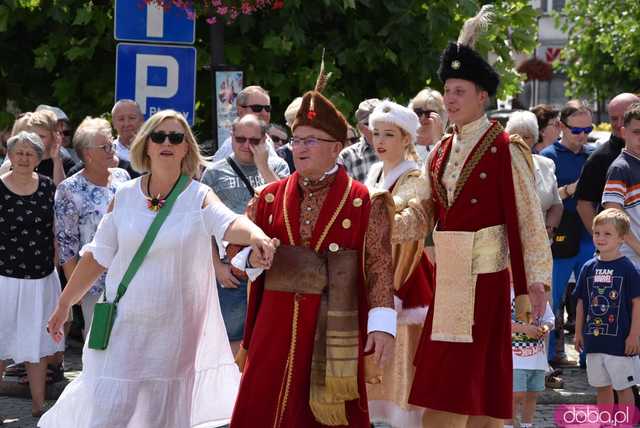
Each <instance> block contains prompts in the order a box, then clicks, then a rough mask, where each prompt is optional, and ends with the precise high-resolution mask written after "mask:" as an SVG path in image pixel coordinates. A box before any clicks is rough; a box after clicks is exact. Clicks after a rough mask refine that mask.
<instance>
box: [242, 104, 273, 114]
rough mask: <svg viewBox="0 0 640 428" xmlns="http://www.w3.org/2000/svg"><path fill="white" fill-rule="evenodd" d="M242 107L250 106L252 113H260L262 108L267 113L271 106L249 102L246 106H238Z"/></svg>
mask: <svg viewBox="0 0 640 428" xmlns="http://www.w3.org/2000/svg"><path fill="white" fill-rule="evenodd" d="M240 107H242V108H250V109H251V111H252V112H254V113H260V112H261V111H262V110H264V111H266V112H267V113H269V112H270V111H271V106H269V105H261V104H251V105H248V106H240Z"/></svg>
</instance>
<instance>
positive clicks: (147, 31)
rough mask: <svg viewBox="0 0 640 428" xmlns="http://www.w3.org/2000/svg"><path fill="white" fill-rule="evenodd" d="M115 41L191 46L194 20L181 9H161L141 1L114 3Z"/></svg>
mask: <svg viewBox="0 0 640 428" xmlns="http://www.w3.org/2000/svg"><path fill="white" fill-rule="evenodd" d="M113 21H114V31H113V33H114V38H115V39H116V40H125V41H130V42H154V43H185V44H193V42H194V41H195V35H196V25H195V19H190V18H189V17H188V16H187V13H186V12H185V10H184V9H181V8H179V7H172V8H169V9H167V10H165V9H163V8H162V7H161V6H159V5H157V4H156V3H150V4H147V3H145V1H144V0H116V5H115V16H114V20H113Z"/></svg>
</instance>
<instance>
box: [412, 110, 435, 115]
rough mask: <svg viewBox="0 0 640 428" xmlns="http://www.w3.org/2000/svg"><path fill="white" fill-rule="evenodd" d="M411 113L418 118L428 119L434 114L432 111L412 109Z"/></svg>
mask: <svg viewBox="0 0 640 428" xmlns="http://www.w3.org/2000/svg"><path fill="white" fill-rule="evenodd" d="M413 112H414V113H415V114H416V116H418V117H420V116H423V115H424V116H427V117H429V116H431V113H435V111H434V110H424V109H421V108H414V109H413Z"/></svg>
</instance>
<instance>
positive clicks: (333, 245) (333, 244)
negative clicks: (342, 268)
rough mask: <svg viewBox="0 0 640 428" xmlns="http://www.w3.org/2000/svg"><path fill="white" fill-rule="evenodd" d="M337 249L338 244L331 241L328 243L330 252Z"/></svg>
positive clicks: (334, 251)
mask: <svg viewBox="0 0 640 428" xmlns="http://www.w3.org/2000/svg"><path fill="white" fill-rule="evenodd" d="M339 249H340V246H339V245H338V244H336V243H335V242H332V243H331V244H329V251H331V252H332V253H336V252H337V251H338V250H339Z"/></svg>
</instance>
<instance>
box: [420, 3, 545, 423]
mask: <svg viewBox="0 0 640 428" xmlns="http://www.w3.org/2000/svg"><path fill="white" fill-rule="evenodd" d="M491 17H492V13H491V8H490V7H487V6H485V7H483V8H482V10H481V11H480V13H479V14H478V15H477V16H476V17H474V18H472V19H470V20H468V21H467V22H466V23H465V25H464V28H463V30H462V32H461V34H460V37H459V39H458V42H457V43H450V44H449V46H448V47H447V48H446V49H445V51H444V52H443V54H442V57H441V64H440V69H439V70H438V73H439V76H440V79H441V80H442V81H443V83H444V85H445V88H444V101H445V106H446V109H447V113H448V116H449V118H450V119H451V121H452V122H453V124H454V131H453V134H452V135H448V136H445V138H444V139H443V140H442V141H441V142H440V143H439V144H438V145H437V146H436V147H435V148H434V150H433V151H432V152H431V154H430V157H429V158H428V160H427V172H426V173H427V175H428V176H429V180H428V181H429V184H430V189H429V191H430V193H431V199H432V201H433V204H434V216H435V219H434V220H435V223H436V228H435V231H434V234H433V239H434V243H435V252H436V267H435V270H436V282H435V295H434V301H433V305H432V306H431V308H432V309H431V310H430V311H429V314H428V316H427V319H426V322H425V327H424V329H423V335H422V340H421V343H420V345H419V347H418V351H417V353H416V357H415V364H416V374H415V378H414V383H413V388H412V391H411V396H410V399H409V402H410V403H412V404H416V405H419V406H422V407H425V408H426V411H425V415H424V419H423V422H424V426H427V427H438V428H440V427H465V426H467V427H500V426H502V419H507V418H510V417H511V410H512V409H511V406H512V405H511V403H512V394H511V391H512V364H511V299H510V290H509V289H510V274H509V267H510V269H511V274H512V277H513V287H514V289H515V294H516V295H517V296H524V295H526V294H527V293H528V295H529V300H530V303H531V305H532V308H533V309H532V312H533V314H532V315H533V316H534V317H538V316H540V315H542V313H543V312H544V307H545V288H548V285H549V284H550V283H551V254H550V250H549V243H548V240H547V234H546V231H545V226H544V221H543V219H542V215H541V210H540V207H539V202H538V199H537V196H536V194H535V190H534V178H533V175H532V169H531V159H530V154H529V149H528V147H527V146H526V145H524V144H523V141H522V140H521V139H520V138H519V137H518V136H511V137H510V136H509V135H508V134H507V133H505V132H504V130H503V128H502V126H501V125H500V124H499V123H498V122H490V121H489V120H488V119H487V117H486V115H485V113H484V111H485V105H486V103H487V101H488V98H489V97H490V96H493V95H495V93H496V90H497V87H498V84H499V77H498V75H497V73H496V72H495V70H493V68H492V67H491V66H490V65H489V64H488V63H487V62H486V61H485V60H484V59H483V58H482V57H481V56H480V55H479V54H478V53H477V52H476V51H474V50H473V44H474V42H475V40H476V39H477V37H478V34H479V32H480V30H481V29H482V28H483V27H484V26H486V25H487V24H488V22H489V21H490V19H491ZM525 299H526V296H525ZM519 301H522V299H520V300H519Z"/></svg>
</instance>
